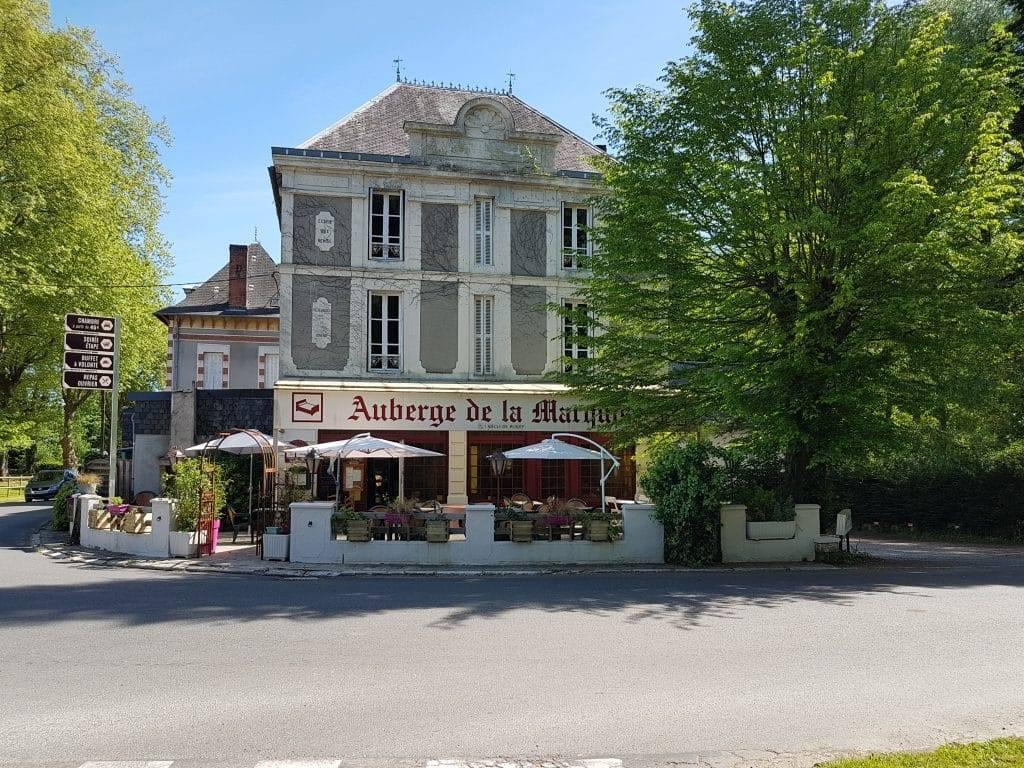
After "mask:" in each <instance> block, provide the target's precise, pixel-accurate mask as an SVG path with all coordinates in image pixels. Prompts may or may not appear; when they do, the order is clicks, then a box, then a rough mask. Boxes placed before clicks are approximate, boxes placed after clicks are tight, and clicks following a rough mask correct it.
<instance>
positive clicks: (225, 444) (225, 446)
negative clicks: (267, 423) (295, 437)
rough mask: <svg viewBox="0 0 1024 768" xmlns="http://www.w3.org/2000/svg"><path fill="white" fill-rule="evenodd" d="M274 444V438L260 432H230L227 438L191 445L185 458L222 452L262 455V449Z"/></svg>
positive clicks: (279, 444)
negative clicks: (210, 452)
mask: <svg viewBox="0 0 1024 768" xmlns="http://www.w3.org/2000/svg"><path fill="white" fill-rule="evenodd" d="M273 444H274V438H272V437H271V436H270V435H265V434H263V433H262V432H232V433H231V434H230V435H228V436H227V437H223V438H221V437H215V438H213V439H212V440H207V441H206V442H205V443H199V444H198V445H193V446H191V447H190V448H186V449H185V455H186V456H198V455H199V454H201V453H202V452H203V451H204V450H205V451H224V452H225V453H236V454H241V455H243V456H248V455H250V454H258V453H263V451H264V449H266V448H268V447H270V446H272V445H273ZM290 445H291V443H278V448H279V449H280V448H282V447H288V446H290Z"/></svg>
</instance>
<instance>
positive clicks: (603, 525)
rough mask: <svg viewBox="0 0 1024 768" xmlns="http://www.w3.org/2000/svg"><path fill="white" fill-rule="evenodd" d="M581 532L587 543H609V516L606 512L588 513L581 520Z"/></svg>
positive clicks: (610, 523)
mask: <svg viewBox="0 0 1024 768" xmlns="http://www.w3.org/2000/svg"><path fill="white" fill-rule="evenodd" d="M583 532H584V535H585V536H586V537H587V539H588V540H589V541H611V540H612V518H611V515H609V514H608V513H607V512H591V513H589V514H588V515H586V517H585V518H584V520H583Z"/></svg>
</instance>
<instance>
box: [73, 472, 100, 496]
mask: <svg viewBox="0 0 1024 768" xmlns="http://www.w3.org/2000/svg"><path fill="white" fill-rule="evenodd" d="M99 484H100V476H99V475H96V474H93V473H92V472H83V473H82V474H80V475H79V476H78V492H79V493H96V486H98V485H99Z"/></svg>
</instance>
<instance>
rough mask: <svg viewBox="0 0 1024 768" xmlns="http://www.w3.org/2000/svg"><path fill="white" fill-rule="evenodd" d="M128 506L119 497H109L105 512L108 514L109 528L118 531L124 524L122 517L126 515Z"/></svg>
mask: <svg viewBox="0 0 1024 768" xmlns="http://www.w3.org/2000/svg"><path fill="white" fill-rule="evenodd" d="M128 506H129V505H128V504H125V503H124V499H122V498H121V497H120V496H111V497H110V498H109V499H108V500H107V512H108V513H109V514H110V528H111V530H114V531H120V530H121V526H122V524H123V523H124V516H125V515H126V514H128Z"/></svg>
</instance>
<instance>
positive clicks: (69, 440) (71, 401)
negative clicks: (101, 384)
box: [60, 389, 92, 469]
mask: <svg viewBox="0 0 1024 768" xmlns="http://www.w3.org/2000/svg"><path fill="white" fill-rule="evenodd" d="M91 394H92V393H91V392H85V391H82V390H77V389H64V390H61V396H62V398H63V400H64V409H63V418H62V420H61V428H60V451H61V456H62V458H63V461H64V466H65V467H69V468H71V469H74V468H75V467H77V466H78V456H77V454H76V453H75V443H74V436H73V435H72V434H71V433H72V429H73V428H74V425H75V414H76V413H78V409H79V408H81V407H82V406H83V405H84V404H85V402H86V401H87V400H88V399H89V396H90V395H91Z"/></svg>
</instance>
